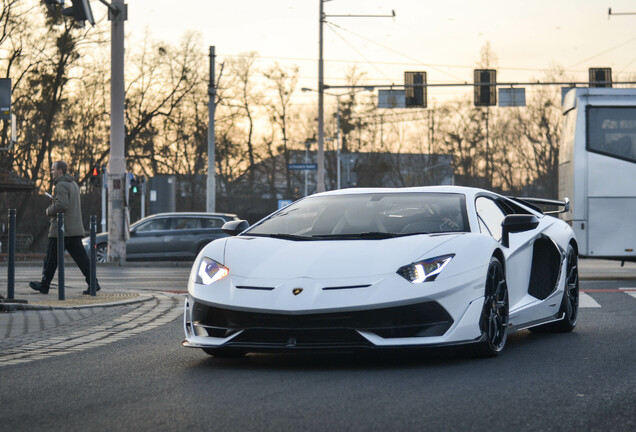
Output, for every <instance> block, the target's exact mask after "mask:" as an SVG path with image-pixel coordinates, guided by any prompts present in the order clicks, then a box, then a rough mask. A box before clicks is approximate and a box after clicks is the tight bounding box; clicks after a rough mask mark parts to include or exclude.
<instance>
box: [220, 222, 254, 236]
mask: <svg viewBox="0 0 636 432" xmlns="http://www.w3.org/2000/svg"><path fill="white" fill-rule="evenodd" d="M249 227H250V224H249V223H248V222H247V221H246V220H236V221H229V222H225V223H224V224H223V226H222V227H221V229H222V230H223V232H224V233H225V234H227V235H231V236H235V235H238V234H240V233H242V232H243V231H245V230H246V229H248V228H249Z"/></svg>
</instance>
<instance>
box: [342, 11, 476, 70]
mask: <svg viewBox="0 0 636 432" xmlns="http://www.w3.org/2000/svg"><path fill="white" fill-rule="evenodd" d="M330 24H331V25H334V26H336V27H338V28H339V29H341V30H343V31H346V32H347V33H351V34H352V35H354V36H357V37H359V38H361V39H364V40H366V41H367V42H369V43H372V44H374V45H377V46H379V47H381V48H383V49H385V50H387V51H391V52H392V53H394V54H397V55H400V56H402V57H404V58H408V59H409V60H411V61H414V62H417V64H418V65H422V66H426V67H430V68H432V69H435V70H436V71H438V72H440V73H443V74H445V75H448V76H449V77H451V78H454V79H456V80H458V81H461V82H464V81H466V80H464V79H462V78H459V77H457V76H455V75H453V74H450V73H448V72H445V71H443V70H441V69H439V68H437V67H435V66H434V65H431V64H428V63H425V62H423V61H421V60H420V59H417V58H415V57H412V56H410V55H408V54H404V53H402V52H400V51H397V50H395V49H393V48H391V47H388V46H386V45H383V44H381V43H379V42H376V41H374V40H372V39H369V38H367V37H365V36H362V35H359V34H357V33H355V32H353V31H351V30H348V29H346V28H344V27H341V26H339V25H337V24H334V23H330Z"/></svg>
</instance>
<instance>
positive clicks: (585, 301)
mask: <svg viewBox="0 0 636 432" xmlns="http://www.w3.org/2000/svg"><path fill="white" fill-rule="evenodd" d="M579 307H580V308H597V307H601V305H600V304H598V302H597V301H596V300H594V299H593V298H592V296H590V295H589V294H585V293H584V292H581V293H579Z"/></svg>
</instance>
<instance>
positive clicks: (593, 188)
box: [559, 88, 636, 261]
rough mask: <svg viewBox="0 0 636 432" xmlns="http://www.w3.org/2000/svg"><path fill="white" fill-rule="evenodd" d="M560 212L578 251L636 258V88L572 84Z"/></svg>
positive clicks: (562, 157)
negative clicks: (565, 206) (566, 202)
mask: <svg viewBox="0 0 636 432" xmlns="http://www.w3.org/2000/svg"><path fill="white" fill-rule="evenodd" d="M563 115H564V117H565V118H564V124H563V131H562V135H561V144H560V150H559V197H560V198H561V199H563V198H565V197H568V198H569V199H570V208H571V211H570V212H567V213H563V214H561V217H562V218H563V219H565V220H566V221H567V222H569V223H570V225H571V226H572V228H573V229H574V232H575V234H576V237H577V241H578V244H579V254H580V255H582V256H587V257H596V258H610V259H619V260H625V261H636V252H635V251H636V89H614V88H574V89H572V90H570V91H569V92H568V93H567V94H566V96H565V98H564V102H563Z"/></svg>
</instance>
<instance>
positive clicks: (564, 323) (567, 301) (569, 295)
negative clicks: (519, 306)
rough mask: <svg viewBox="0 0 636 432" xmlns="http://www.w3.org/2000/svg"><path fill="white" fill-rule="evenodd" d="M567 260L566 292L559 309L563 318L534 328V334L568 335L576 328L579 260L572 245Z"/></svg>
mask: <svg viewBox="0 0 636 432" xmlns="http://www.w3.org/2000/svg"><path fill="white" fill-rule="evenodd" d="M566 260H567V262H566V266H565V272H566V273H565V274H566V275H567V276H566V281H565V291H564V292H563V299H562V300H561V308H560V309H559V316H562V318H561V319H559V320H558V321H554V322H551V323H548V324H544V325H541V326H537V327H533V328H531V329H530V330H531V331H533V332H538V333H541V332H544V333H545V332H555V333H567V332H571V331H572V330H574V327H576V322H577V320H578V317H579V258H578V255H577V253H576V251H575V250H574V248H573V247H572V245H570V246H569V247H568V251H567V255H566Z"/></svg>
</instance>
